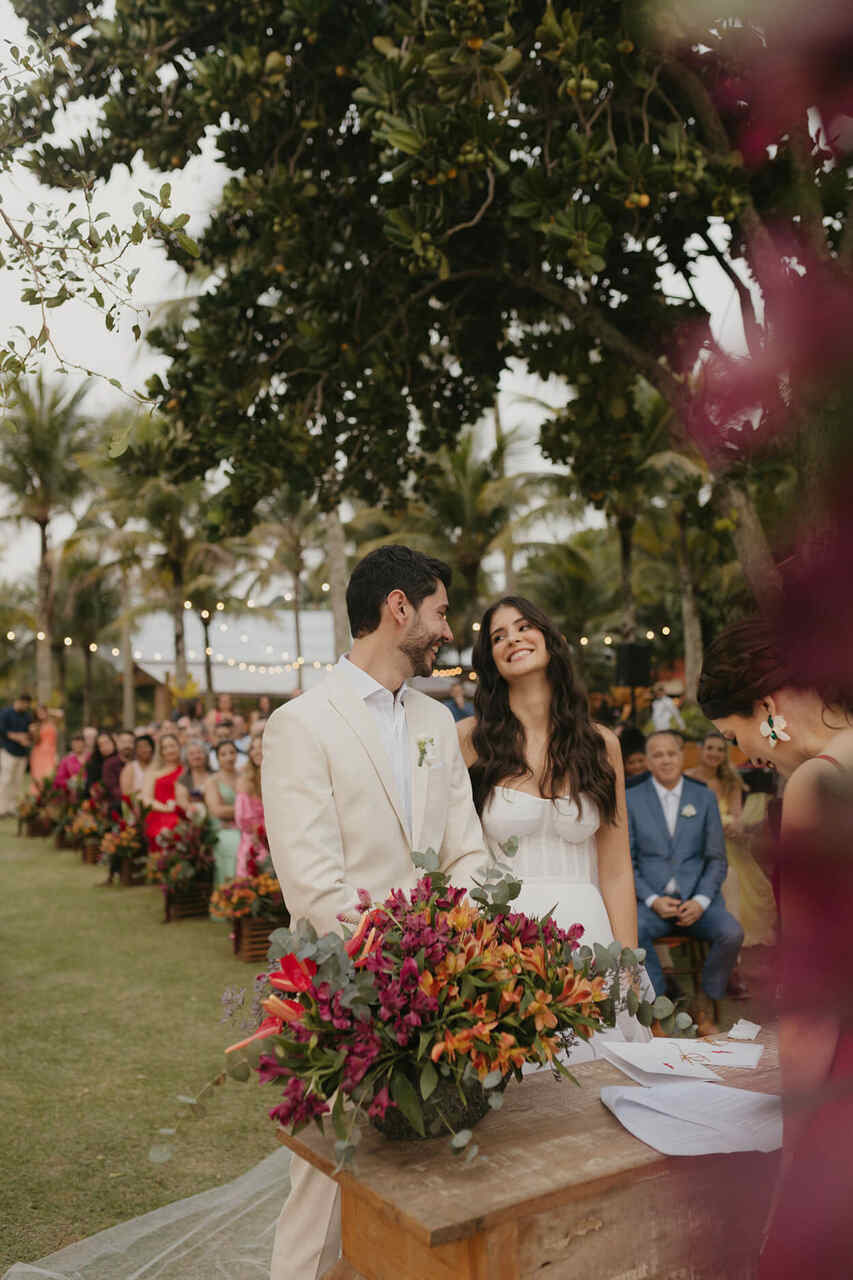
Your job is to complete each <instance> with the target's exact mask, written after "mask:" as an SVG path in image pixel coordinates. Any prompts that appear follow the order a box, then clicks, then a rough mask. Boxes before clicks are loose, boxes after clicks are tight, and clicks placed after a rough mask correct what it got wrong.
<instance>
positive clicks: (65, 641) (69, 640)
mask: <svg viewBox="0 0 853 1280" xmlns="http://www.w3.org/2000/svg"><path fill="white" fill-rule="evenodd" d="M62 643H63V644H64V645H65V647H66V649H68V648H69V647H70V646H71V645H72V644H73V643H74V641H73V640H72V639H71V637H70V636H66V637H65V639H64V640H63V642H62Z"/></svg>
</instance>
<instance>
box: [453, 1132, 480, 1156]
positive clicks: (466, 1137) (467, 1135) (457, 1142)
mask: <svg viewBox="0 0 853 1280" xmlns="http://www.w3.org/2000/svg"><path fill="white" fill-rule="evenodd" d="M473 1136H474V1135H473V1134H472V1133H471V1130H470V1129H460V1130H459V1132H458V1133H454V1135H453V1137H452V1138H451V1139H450V1145H451V1147H452V1148H453V1150H454V1151H464V1150H465V1148H466V1147H467V1146H468V1143H469V1142H470V1141H471V1138H472V1137H473Z"/></svg>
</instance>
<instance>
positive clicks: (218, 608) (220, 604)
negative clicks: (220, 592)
mask: <svg viewBox="0 0 853 1280" xmlns="http://www.w3.org/2000/svg"><path fill="white" fill-rule="evenodd" d="M224 608H225V605H224V604H223V602H222V601H221V600H217V602H216V612H217V613H221V612H222V610H223V609H224Z"/></svg>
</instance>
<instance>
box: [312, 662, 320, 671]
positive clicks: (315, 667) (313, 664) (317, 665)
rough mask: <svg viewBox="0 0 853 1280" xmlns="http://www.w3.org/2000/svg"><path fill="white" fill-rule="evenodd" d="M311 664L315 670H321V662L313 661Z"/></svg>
mask: <svg viewBox="0 0 853 1280" xmlns="http://www.w3.org/2000/svg"><path fill="white" fill-rule="evenodd" d="M311 666H312V667H313V668H314V670H315V671H319V670H320V664H319V662H312V663H311Z"/></svg>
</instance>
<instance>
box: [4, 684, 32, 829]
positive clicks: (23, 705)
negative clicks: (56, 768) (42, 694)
mask: <svg viewBox="0 0 853 1280" xmlns="http://www.w3.org/2000/svg"><path fill="white" fill-rule="evenodd" d="M31 705H32V698H31V697H30V695H29V694H28V693H19V694H18V696H17V698H15V700H14V702H13V703H12V705H11V706H9V707H4V708H3V710H2V711H0V818H8V817H11V816H12V815H13V814H14V812H15V805H16V804H17V803H18V795H19V792H20V790H21V787H22V786H23V783H24V774H25V773H26V771H27V760H28V758H29V754H30V745H31V744H30V736H29V727H30V721H31V720H32V715H31V714H30V707H31Z"/></svg>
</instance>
